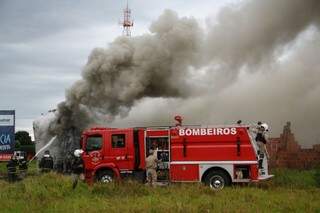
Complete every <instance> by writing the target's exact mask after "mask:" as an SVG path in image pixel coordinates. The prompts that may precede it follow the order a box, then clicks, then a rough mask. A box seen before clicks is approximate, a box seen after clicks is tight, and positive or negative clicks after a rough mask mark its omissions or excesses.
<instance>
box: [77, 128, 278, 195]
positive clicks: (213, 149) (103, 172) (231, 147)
mask: <svg viewBox="0 0 320 213" xmlns="http://www.w3.org/2000/svg"><path fill="white" fill-rule="evenodd" d="M253 138H254V135H253V134H252V133H251V132H250V130H249V126H235V125H234V126H222V127H218V126H212V127H211V126H206V127H200V126H198V127H189V126H175V127H159V128H124V129H120V128H91V129H89V130H87V131H85V132H83V134H82V139H81V146H82V149H83V150H84V152H83V154H82V158H83V161H84V167H85V177H86V180H87V182H88V183H92V182H94V181H101V182H110V181H112V180H114V179H123V178H126V177H132V178H135V179H137V180H140V181H143V182H144V181H145V179H146V168H145V159H146V157H147V156H148V155H149V151H150V150H155V151H156V154H157V157H158V160H160V163H158V168H157V174H158V175H157V181H158V182H165V183H168V182H203V183H205V184H206V185H208V186H210V187H211V188H213V189H221V188H223V187H224V186H226V185H230V184H231V183H236V182H258V181H260V180H264V179H269V178H271V177H272V175H269V174H268V162H267V158H266V157H265V156H264V159H263V165H262V166H260V168H259V163H258V161H259V160H262V159H259V155H258V150H257V146H256V144H255V141H254V139H253Z"/></svg>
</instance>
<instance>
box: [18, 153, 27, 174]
mask: <svg viewBox="0 0 320 213" xmlns="http://www.w3.org/2000/svg"><path fill="white" fill-rule="evenodd" d="M27 170H28V161H27V159H26V157H25V156H23V158H22V159H20V160H19V173H20V178H22V179H23V178H25V177H26V175H27Z"/></svg>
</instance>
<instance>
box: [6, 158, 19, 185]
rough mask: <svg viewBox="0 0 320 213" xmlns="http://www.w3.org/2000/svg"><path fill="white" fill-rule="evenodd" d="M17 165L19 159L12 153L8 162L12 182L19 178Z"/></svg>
mask: <svg viewBox="0 0 320 213" xmlns="http://www.w3.org/2000/svg"><path fill="white" fill-rule="evenodd" d="M17 166H18V160H17V158H16V156H15V155H12V157H11V159H10V161H9V162H8V164H7V171H8V181H9V182H10V183H12V182H15V181H16V180H17Z"/></svg>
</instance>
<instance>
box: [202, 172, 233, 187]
mask: <svg viewBox="0 0 320 213" xmlns="http://www.w3.org/2000/svg"><path fill="white" fill-rule="evenodd" d="M204 183H205V184H206V185H207V186H209V187H210V188H211V189H213V190H221V189H223V188H224V187H225V186H228V185H230V179H229V177H228V175H227V174H226V173H225V172H223V171H219V170H216V171H210V172H209V173H208V174H207V175H206V177H205V179H204Z"/></svg>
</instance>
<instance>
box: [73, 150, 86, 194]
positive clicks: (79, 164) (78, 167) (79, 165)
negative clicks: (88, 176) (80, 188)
mask: <svg viewBox="0 0 320 213" xmlns="http://www.w3.org/2000/svg"><path fill="white" fill-rule="evenodd" d="M82 153H83V150H82V149H76V150H75V151H74V153H73V154H74V157H73V162H72V189H75V188H76V186H77V184H78V180H79V178H80V177H81V175H83V173H84V167H83V160H82V158H81V154H82Z"/></svg>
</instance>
